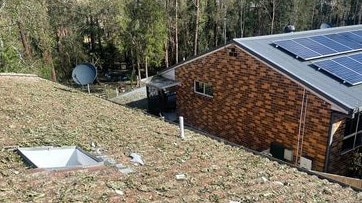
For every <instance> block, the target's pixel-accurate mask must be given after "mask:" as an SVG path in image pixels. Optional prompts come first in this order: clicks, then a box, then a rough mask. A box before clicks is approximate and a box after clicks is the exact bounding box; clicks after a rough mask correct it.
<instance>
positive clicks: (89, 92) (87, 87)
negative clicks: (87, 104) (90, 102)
mask: <svg viewBox="0 0 362 203" xmlns="http://www.w3.org/2000/svg"><path fill="white" fill-rule="evenodd" d="M87 88H88V94H90V88H89V84H87Z"/></svg>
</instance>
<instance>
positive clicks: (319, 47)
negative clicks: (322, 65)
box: [294, 38, 336, 56]
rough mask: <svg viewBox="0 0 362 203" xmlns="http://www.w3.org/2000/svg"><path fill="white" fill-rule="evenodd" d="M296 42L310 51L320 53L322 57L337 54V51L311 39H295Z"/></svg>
mask: <svg viewBox="0 0 362 203" xmlns="http://www.w3.org/2000/svg"><path fill="white" fill-rule="evenodd" d="M294 41H295V42H297V43H299V44H301V45H303V46H305V47H307V48H309V49H310V50H313V51H314V52H317V53H319V54H320V55H321V56H324V55H331V54H334V53H336V51H335V50H333V49H330V48H328V47H326V46H324V45H323V44H319V43H316V41H314V40H312V39H310V38H299V39H295V40H294Z"/></svg>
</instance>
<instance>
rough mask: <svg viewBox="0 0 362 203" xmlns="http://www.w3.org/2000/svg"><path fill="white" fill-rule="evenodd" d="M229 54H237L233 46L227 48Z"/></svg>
mask: <svg viewBox="0 0 362 203" xmlns="http://www.w3.org/2000/svg"><path fill="white" fill-rule="evenodd" d="M228 52H229V56H235V57H236V56H238V53H237V52H236V50H235V48H229V49H228Z"/></svg>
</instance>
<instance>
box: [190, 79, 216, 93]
mask: <svg viewBox="0 0 362 203" xmlns="http://www.w3.org/2000/svg"><path fill="white" fill-rule="evenodd" d="M194 86H195V88H194V89H195V92H196V93H199V94H202V95H205V96H209V97H212V96H213V90H212V85H211V84H209V83H205V82H200V81H195V84H194Z"/></svg>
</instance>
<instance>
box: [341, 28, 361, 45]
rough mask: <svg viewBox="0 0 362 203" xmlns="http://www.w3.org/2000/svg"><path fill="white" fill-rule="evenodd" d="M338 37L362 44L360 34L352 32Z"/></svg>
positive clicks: (343, 33)
mask: <svg viewBox="0 0 362 203" xmlns="http://www.w3.org/2000/svg"><path fill="white" fill-rule="evenodd" d="M340 35H342V36H344V37H346V38H347V39H349V40H352V41H355V42H358V43H362V32H361V33H360V32H358V31H354V32H342V33H340Z"/></svg>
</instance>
